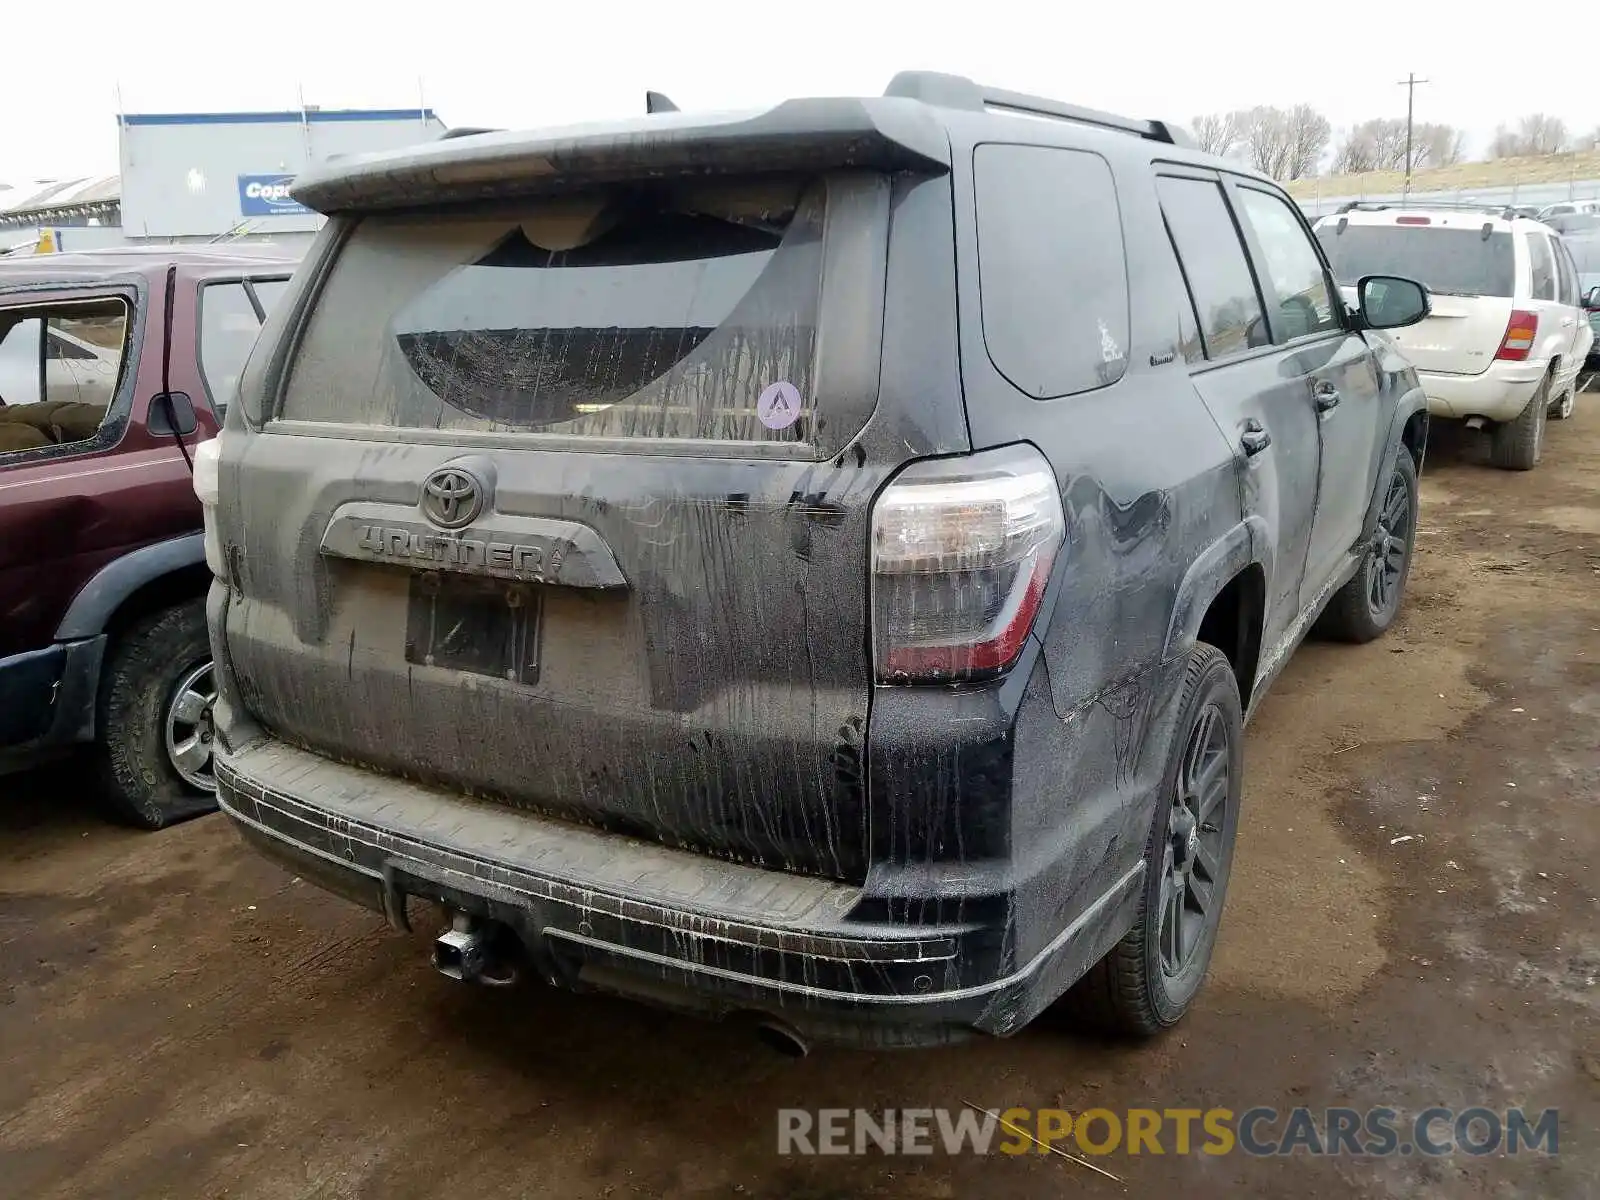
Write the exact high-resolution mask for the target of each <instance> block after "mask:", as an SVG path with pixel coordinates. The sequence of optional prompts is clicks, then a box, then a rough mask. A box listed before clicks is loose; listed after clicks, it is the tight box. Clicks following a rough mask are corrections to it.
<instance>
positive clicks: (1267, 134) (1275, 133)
mask: <svg viewBox="0 0 1600 1200" xmlns="http://www.w3.org/2000/svg"><path fill="white" fill-rule="evenodd" d="M1242 125H1243V130H1244V132H1243V136H1242V138H1241V139H1240V140H1241V142H1242V144H1243V146H1244V149H1245V154H1246V156H1247V157H1248V158H1249V160H1250V165H1251V166H1253V167H1255V169H1256V170H1258V171H1260V172H1262V173H1263V174H1265V175H1271V176H1272V177H1273V178H1274V179H1281V180H1290V179H1300V178H1302V177H1304V176H1306V175H1314V174H1316V171H1317V164H1318V163H1319V162H1321V160H1322V152H1323V151H1324V150H1325V149H1327V146H1328V139H1329V138H1330V137H1331V136H1332V134H1333V127H1332V126H1331V125H1329V124H1328V118H1327V117H1325V116H1323V115H1322V114H1321V113H1319V112H1317V110H1316V109H1314V108H1312V107H1311V106H1310V105H1309V104H1297V105H1295V106H1294V107H1293V108H1287V109H1285V108H1274V107H1272V106H1271V105H1259V106H1257V107H1256V108H1252V109H1250V110H1249V111H1248V112H1246V113H1244V114H1243V115H1242Z"/></svg>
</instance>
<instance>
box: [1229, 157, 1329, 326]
mask: <svg viewBox="0 0 1600 1200" xmlns="http://www.w3.org/2000/svg"><path fill="white" fill-rule="evenodd" d="M1219 174H1221V176H1222V191H1223V194H1224V195H1225V196H1227V198H1228V205H1229V207H1230V208H1231V209H1232V210H1233V223H1234V225H1235V226H1237V227H1238V229H1239V233H1240V236H1241V237H1242V238H1243V239H1244V244H1245V250H1246V252H1247V254H1248V255H1249V258H1250V266H1251V269H1252V270H1253V271H1254V272H1255V276H1256V288H1257V290H1258V291H1260V293H1261V296H1262V301H1263V306H1262V311H1263V313H1264V315H1265V317H1266V321H1267V329H1268V330H1269V331H1270V332H1271V334H1272V344H1273V346H1274V347H1276V348H1278V349H1284V348H1289V347H1298V346H1311V345H1315V344H1316V343H1317V342H1320V341H1326V340H1329V339H1331V338H1335V337H1341V338H1342V337H1345V336H1347V335H1348V334H1349V333H1350V319H1349V316H1348V314H1347V313H1346V311H1345V303H1344V293H1342V292H1341V291H1340V290H1339V284H1338V281H1337V280H1335V279H1334V277H1333V269H1332V268H1331V267H1330V266H1329V265H1328V256H1327V255H1326V254H1325V253H1324V252H1323V249H1322V243H1321V242H1320V241H1318V240H1317V235H1316V231H1315V230H1313V229H1312V228H1311V223H1310V222H1309V221H1307V220H1306V215H1305V213H1304V212H1302V211H1301V210H1300V206H1299V205H1298V204H1296V203H1295V202H1294V200H1293V199H1292V198H1290V197H1289V195H1288V194H1287V193H1284V192H1280V191H1278V190H1277V189H1275V188H1272V187H1270V186H1268V185H1267V184H1265V183H1263V182H1262V181H1261V180H1259V179H1252V178H1250V177H1249V176H1243V175H1235V174H1233V173H1232V172H1229V171H1222V172H1219ZM1245 191H1251V192H1260V193H1261V194H1262V195H1264V196H1271V197H1272V198H1273V199H1275V200H1278V201H1279V202H1281V203H1283V204H1285V205H1287V206H1288V208H1289V209H1290V211H1291V212H1292V213H1293V214H1294V217H1295V219H1296V221H1297V223H1298V224H1299V227H1300V232H1301V233H1302V234H1304V235H1305V239H1306V241H1308V242H1309V243H1311V250H1312V253H1313V254H1314V255H1315V256H1316V260H1317V265H1318V266H1319V267H1320V268H1321V269H1322V286H1323V287H1325V288H1327V290H1328V303H1329V305H1330V306H1331V308H1332V310H1333V315H1334V320H1335V324H1334V326H1333V328H1331V329H1317V330H1313V331H1312V332H1311V333H1303V334H1301V335H1300V336H1299V337H1294V338H1284V337H1283V336H1282V333H1283V315H1282V314H1283V308H1282V304H1283V298H1282V297H1281V296H1279V295H1278V287H1277V284H1276V283H1275V282H1274V281H1273V278H1272V271H1271V269H1270V260H1269V259H1268V258H1267V252H1266V250H1265V248H1264V247H1263V246H1262V245H1261V241H1260V238H1259V237H1258V236H1257V235H1256V231H1255V227H1254V226H1253V225H1251V224H1250V221H1249V214H1248V213H1247V211H1246V210H1245V207H1244V201H1243V199H1242V198H1241V196H1240V194H1239V193H1241V192H1245Z"/></svg>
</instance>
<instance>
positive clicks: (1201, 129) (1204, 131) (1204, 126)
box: [1191, 112, 1243, 155]
mask: <svg viewBox="0 0 1600 1200" xmlns="http://www.w3.org/2000/svg"><path fill="white" fill-rule="evenodd" d="M1241 116H1243V114H1242V113H1237V112H1229V113H1207V114H1206V115H1205V116H1203V117H1196V118H1195V119H1194V122H1193V125H1192V127H1191V132H1192V133H1193V134H1194V140H1195V144H1196V145H1197V146H1199V148H1200V149H1201V150H1204V151H1205V152H1206V153H1207V154H1222V155H1225V154H1230V153H1232V151H1233V149H1234V148H1235V147H1236V146H1238V144H1239V138H1240V134H1241V130H1240V127H1239V126H1240V120H1239V118H1240V117H1241Z"/></svg>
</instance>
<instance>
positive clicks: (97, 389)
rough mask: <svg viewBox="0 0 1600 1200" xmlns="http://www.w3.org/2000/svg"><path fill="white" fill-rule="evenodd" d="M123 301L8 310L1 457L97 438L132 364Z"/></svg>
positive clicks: (3, 323)
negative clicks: (124, 369)
mask: <svg viewBox="0 0 1600 1200" xmlns="http://www.w3.org/2000/svg"><path fill="white" fill-rule="evenodd" d="M127 333H128V308H127V305H126V304H125V303H123V301H121V300H77V301H71V302H62V303H60V304H46V305H34V306H30V307H26V308H21V307H19V308H13V309H0V454H3V453H6V452H9V451H16V450H37V449H43V448H45V447H48V446H65V445H70V444H72V443H75V442H87V441H90V440H91V439H93V438H94V436H95V435H96V434H97V433H98V432H99V431H100V427H101V425H103V424H104V423H105V420H106V416H107V414H108V413H109V412H110V409H111V405H112V402H113V401H114V400H115V399H116V394H117V383H118V381H119V380H120V379H121V377H122V364H123V360H124V359H125V358H126V356H127Z"/></svg>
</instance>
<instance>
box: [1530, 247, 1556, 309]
mask: <svg viewBox="0 0 1600 1200" xmlns="http://www.w3.org/2000/svg"><path fill="white" fill-rule="evenodd" d="M1528 256H1529V260H1530V262H1531V263H1532V266H1533V298H1534V299H1535V300H1554V299H1555V298H1556V260H1555V256H1554V255H1553V254H1551V253H1550V239H1549V238H1547V237H1545V235H1544V234H1542V233H1530V234H1529V235H1528Z"/></svg>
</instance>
